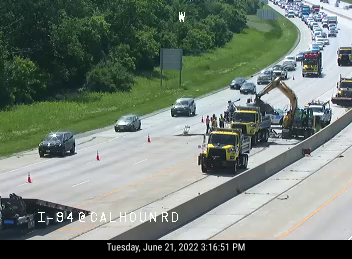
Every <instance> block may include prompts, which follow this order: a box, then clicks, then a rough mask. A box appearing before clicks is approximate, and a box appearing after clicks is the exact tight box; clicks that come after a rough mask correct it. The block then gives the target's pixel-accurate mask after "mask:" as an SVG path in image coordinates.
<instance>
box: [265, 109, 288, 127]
mask: <svg viewBox="0 0 352 259" xmlns="http://www.w3.org/2000/svg"><path fill="white" fill-rule="evenodd" d="M267 115H268V116H269V117H270V119H271V124H274V125H281V124H282V121H283V118H284V116H285V112H284V111H283V110H281V109H274V114H267Z"/></svg>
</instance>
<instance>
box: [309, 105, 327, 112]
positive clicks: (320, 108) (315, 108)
mask: <svg viewBox="0 0 352 259" xmlns="http://www.w3.org/2000/svg"><path fill="white" fill-rule="evenodd" d="M310 108H312V110H313V112H319V113H321V112H324V110H323V107H314V106H313V107H312V106H311V107H310Z"/></svg>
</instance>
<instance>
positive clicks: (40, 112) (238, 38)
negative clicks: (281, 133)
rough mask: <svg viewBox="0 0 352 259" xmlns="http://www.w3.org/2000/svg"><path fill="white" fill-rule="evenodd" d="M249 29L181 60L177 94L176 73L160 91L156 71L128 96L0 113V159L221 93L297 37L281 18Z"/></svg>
mask: <svg viewBox="0 0 352 259" xmlns="http://www.w3.org/2000/svg"><path fill="white" fill-rule="evenodd" d="M248 26H249V28H247V29H246V30H245V31H244V32H242V33H241V34H238V35H236V34H235V35H234V37H233V39H232V41H231V42H229V43H228V44H227V45H226V46H225V47H224V48H220V49H217V50H215V51H211V52H209V53H206V54H204V55H202V56H199V57H184V59H183V62H184V63H183V65H184V66H183V72H182V87H181V89H180V88H179V86H178V85H179V81H178V80H179V72H177V71H163V74H164V76H165V77H166V78H165V79H164V80H163V86H162V89H161V88H160V77H159V74H158V73H159V71H158V70H157V69H156V70H155V71H154V75H153V76H148V77H138V78H137V79H136V84H135V85H134V86H133V90H132V91H131V92H130V93H114V94H99V93H92V94H87V95H85V96H80V97H72V99H71V100H67V101H65V102H41V103H35V104H33V105H27V106H24V105H23V106H18V107H15V108H14V109H13V110H11V111H3V112H0V143H1V145H0V156H4V155H9V154H11V153H14V152H19V151H23V150H27V149H31V148H36V147H37V145H38V143H39V142H40V141H41V139H42V138H43V137H44V136H45V135H46V134H47V133H48V132H49V131H57V130H60V129H68V130H72V131H73V132H74V133H81V132H85V131H89V130H92V129H96V128H100V127H105V126H108V125H111V124H113V123H114V122H115V120H116V119H117V118H118V117H120V116H121V115H123V114H126V113H135V114H138V115H143V114H148V113H150V112H153V111H155V110H158V109H161V108H165V107H168V106H170V105H171V104H172V103H173V102H174V101H175V99H177V98H178V97H181V96H194V97H197V96H201V95H204V94H206V93H208V92H211V91H214V90H217V89H221V88H222V87H224V86H226V85H227V84H229V82H230V81H231V80H232V79H233V78H234V77H238V76H243V77H245V76H248V75H251V74H253V73H255V72H256V71H260V70H261V69H263V68H264V67H266V66H268V65H269V64H271V63H273V62H275V61H276V60H278V59H279V58H280V57H281V56H283V55H285V53H287V52H288V51H289V50H290V49H291V47H292V46H293V44H294V43H295V41H296V39H297V37H298V31H297V29H296V27H295V26H294V25H293V24H292V23H291V22H290V21H288V20H287V19H285V18H284V17H282V16H279V19H278V21H265V22H264V21H260V20H258V19H257V17H256V16H249V23H248Z"/></svg>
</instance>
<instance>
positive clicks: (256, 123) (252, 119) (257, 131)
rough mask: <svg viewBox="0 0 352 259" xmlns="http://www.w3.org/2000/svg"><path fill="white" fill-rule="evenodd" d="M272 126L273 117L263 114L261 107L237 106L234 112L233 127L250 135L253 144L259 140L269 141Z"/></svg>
mask: <svg viewBox="0 0 352 259" xmlns="http://www.w3.org/2000/svg"><path fill="white" fill-rule="evenodd" d="M270 127H271V119H270V117H267V116H262V114H261V113H260V108H259V107H250V106H237V110H236V111H235V112H234V116H233V122H232V123H231V128H232V129H236V128H237V129H241V130H242V132H243V134H245V135H247V136H250V137H251V141H252V146H255V145H256V144H257V142H259V141H262V142H267V141H268V138H269V133H270V131H269V130H270Z"/></svg>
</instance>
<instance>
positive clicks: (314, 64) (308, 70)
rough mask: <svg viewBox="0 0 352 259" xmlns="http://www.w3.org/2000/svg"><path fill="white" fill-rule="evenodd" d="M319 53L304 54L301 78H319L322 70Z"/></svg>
mask: <svg viewBox="0 0 352 259" xmlns="http://www.w3.org/2000/svg"><path fill="white" fill-rule="evenodd" d="M321 56H322V55H321V52H320V51H318V52H306V53H305V54H304V58H303V65H302V77H305V76H307V75H314V76H318V77H319V76H320V75H321V68H322V63H321V61H322V57H321Z"/></svg>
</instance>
